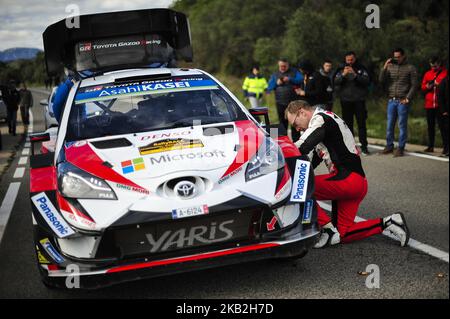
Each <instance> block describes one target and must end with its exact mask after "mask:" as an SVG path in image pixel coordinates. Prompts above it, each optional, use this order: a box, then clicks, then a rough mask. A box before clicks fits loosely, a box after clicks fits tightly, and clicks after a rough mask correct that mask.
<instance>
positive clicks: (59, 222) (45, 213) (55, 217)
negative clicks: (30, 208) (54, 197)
mask: <svg viewBox="0 0 450 319" xmlns="http://www.w3.org/2000/svg"><path fill="white" fill-rule="evenodd" d="M31 201H32V202H33V204H34V205H35V206H36V208H37V210H38V211H39V213H40V214H41V215H42V217H43V218H44V220H45V221H46V222H47V224H48V225H49V226H50V228H51V229H52V230H53V231H54V232H55V234H57V235H58V237H60V238H64V237H67V236H70V235H72V234H74V233H75V232H74V231H73V229H72V228H70V226H69V224H67V222H66V221H65V220H64V218H62V217H61V215H60V214H59V212H58V211H57V210H56V208H55V206H53V204H52V202H51V201H50V199H48V197H47V195H45V193H44V192H42V193H39V194H37V195H34V196H33V197H31Z"/></svg>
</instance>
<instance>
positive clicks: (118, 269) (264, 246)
mask: <svg viewBox="0 0 450 319" xmlns="http://www.w3.org/2000/svg"><path fill="white" fill-rule="evenodd" d="M277 246H280V244H275V243H269V244H257V245H252V246H247V247H241V248H233V249H229V250H224V251H217V252H212V253H206V254H199V255H192V256H189V257H180V258H173V259H165V260H158V261H150V262H146V263H139V264H134V265H128V266H122V267H116V268H111V269H109V270H107V271H106V273H116V272H122V271H128V270H137V269H142V268H151V267H158V266H164V265H170V264H177V263H182V262H187V261H194V260H202V259H208V258H215V257H221V256H227V255H233V254H239V253H245V252H249V251H255V250H260V249H267V248H272V247H277Z"/></svg>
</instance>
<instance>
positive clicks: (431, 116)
mask: <svg viewBox="0 0 450 319" xmlns="http://www.w3.org/2000/svg"><path fill="white" fill-rule="evenodd" d="M429 62H430V67H431V68H430V70H429V71H427V72H426V73H425V75H424V77H423V79H422V86H421V88H422V91H423V92H424V94H425V111H426V113H427V124H428V147H427V148H426V149H425V150H424V151H425V152H430V153H432V152H434V138H435V134H436V132H435V127H436V119H437V122H438V126H439V130H440V131H441V135H442V142H443V144H444V154H445V151H447V152H448V130H447V131H446V130H445V127H444V115H443V114H442V112H441V108H440V105H439V100H438V87H439V84H440V83H441V82H442V80H443V79H445V77H446V76H447V69H445V67H443V66H442V61H441V59H440V58H439V57H437V56H434V57H432V58H431V59H430V61H429Z"/></svg>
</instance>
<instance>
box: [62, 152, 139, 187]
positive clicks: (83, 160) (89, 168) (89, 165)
mask: <svg viewBox="0 0 450 319" xmlns="http://www.w3.org/2000/svg"><path fill="white" fill-rule="evenodd" d="M66 159H67V161H69V162H70V163H72V164H73V165H75V166H77V167H78V168H81V169H82V170H85V171H86V172H89V173H90V174H92V175H94V176H97V177H99V178H102V179H105V180H108V181H111V182H115V183H119V184H123V185H127V186H131V187H136V188H138V189H140V190H142V191H147V190H146V189H145V188H143V187H141V186H139V185H137V184H135V183H133V182H132V181H130V180H129V179H127V178H125V177H123V176H122V175H120V174H119V173H117V172H116V171H114V170H113V169H111V168H109V167H107V166H105V165H103V163H104V162H105V161H104V160H102V159H101V158H100V157H99V156H98V155H97V154H96V153H95V152H94V150H92V148H91V147H90V146H89V144H88V143H86V144H84V145H81V146H77V147H74V146H72V147H69V148H66Z"/></svg>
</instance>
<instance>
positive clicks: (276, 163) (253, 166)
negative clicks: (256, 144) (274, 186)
mask: <svg viewBox="0 0 450 319" xmlns="http://www.w3.org/2000/svg"><path fill="white" fill-rule="evenodd" d="M284 165H285V161H284V156H283V153H282V152H281V149H280V147H279V146H278V145H277V144H276V143H275V142H274V141H272V139H270V138H266V139H265V140H264V142H263V143H262V145H261V146H260V148H259V150H258V151H257V152H256V154H255V156H253V158H252V159H251V160H250V161H249V162H248V165H247V170H246V171H245V181H246V182H248V181H251V180H253V179H255V178H258V177H260V176H263V175H267V174H270V173H272V172H275V171H277V170H279V169H280V168H283V167H284Z"/></svg>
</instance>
